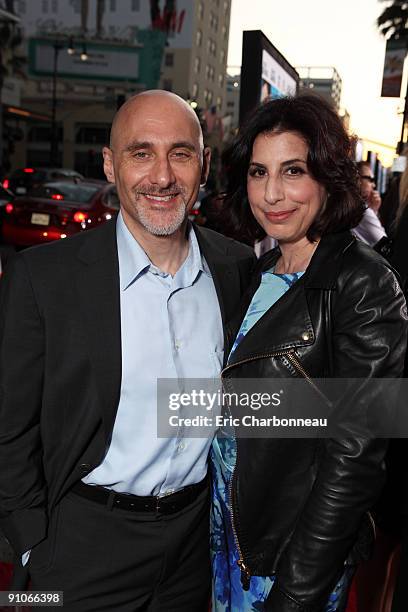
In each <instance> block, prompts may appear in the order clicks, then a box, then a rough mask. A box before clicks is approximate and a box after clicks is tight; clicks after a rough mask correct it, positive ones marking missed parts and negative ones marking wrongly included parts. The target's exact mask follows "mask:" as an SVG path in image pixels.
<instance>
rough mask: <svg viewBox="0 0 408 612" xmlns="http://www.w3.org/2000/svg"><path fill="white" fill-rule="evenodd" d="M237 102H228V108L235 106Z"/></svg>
mask: <svg viewBox="0 0 408 612" xmlns="http://www.w3.org/2000/svg"><path fill="white" fill-rule="evenodd" d="M234 106H235V102H231V101H230V102H227V108H234Z"/></svg>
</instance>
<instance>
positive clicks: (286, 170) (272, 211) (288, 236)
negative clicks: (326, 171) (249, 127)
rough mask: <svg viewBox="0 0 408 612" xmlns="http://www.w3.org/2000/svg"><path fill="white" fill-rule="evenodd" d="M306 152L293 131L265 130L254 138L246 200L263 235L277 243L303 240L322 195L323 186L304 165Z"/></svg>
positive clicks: (306, 147)
mask: <svg viewBox="0 0 408 612" xmlns="http://www.w3.org/2000/svg"><path fill="white" fill-rule="evenodd" d="M308 152H309V147H308V145H307V143H306V141H305V140H304V138H303V137H302V136H301V135H300V134H298V133H297V132H282V133H274V132H266V133H262V134H259V135H258V136H257V137H256V139H255V141H254V146H253V149H252V156H251V162H250V165H249V169H248V177H247V192H248V199H249V203H250V206H251V210H252V214H253V215H254V217H255V219H256V220H257V221H258V223H259V224H260V225H261V226H262V227H263V229H264V230H265V232H266V233H267V235H268V236H271V237H273V238H276V239H277V240H278V241H279V242H281V243H284V242H288V243H296V242H298V241H300V240H303V239H304V237H305V236H306V233H307V230H308V229H309V227H310V225H311V224H312V222H313V220H314V218H315V217H316V215H317V213H318V212H319V210H320V209H321V207H322V205H323V202H324V201H325V199H326V189H325V188H324V187H323V185H321V184H320V183H318V182H317V181H316V180H315V179H314V178H313V177H312V175H311V174H310V172H309V170H308V168H307V156H308Z"/></svg>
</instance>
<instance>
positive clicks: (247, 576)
mask: <svg viewBox="0 0 408 612" xmlns="http://www.w3.org/2000/svg"><path fill="white" fill-rule="evenodd" d="M292 352H294V351H293V349H291V350H290V351H279V352H276V353H267V354H265V355H257V356H255V357H249V358H248V359H243V360H242V361H237V362H236V363H233V364H231V365H229V366H226V367H225V368H224V369H223V370H222V372H221V379H223V378H224V373H225V372H226V371H227V370H230V369H232V368H234V367H235V366H238V365H242V364H243V363H248V362H250V361H255V360H257V359H263V358H266V357H283V356H286V357H288V356H289V354H291V353H292ZM228 410H229V413H230V415H231V410H230V406H229V404H228ZM232 430H233V437H234V442H235V448H236V459H235V465H234V468H233V470H232V474H231V478H230V481H229V484H228V497H229V502H230V515H231V527H232V533H233V536H234V540H235V545H236V547H237V550H238V557H239V558H238V561H237V565H238V567H239V569H240V570H241V584H242V588H243V589H244V591H248V590H249V585H250V581H251V570H250V569H249V567H248V565H247V564H246V563H245V560H244V555H243V554H242V549H241V545H240V542H239V539H238V533H237V528H236V523H235V517H234V508H233V503H232V487H233V483H234V476H235V467H236V465H237V463H238V446H237V443H236V437H235V428H234V427H232Z"/></svg>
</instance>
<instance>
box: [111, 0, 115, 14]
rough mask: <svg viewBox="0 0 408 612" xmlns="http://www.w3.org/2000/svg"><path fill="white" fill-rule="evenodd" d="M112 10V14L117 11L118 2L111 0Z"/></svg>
mask: <svg viewBox="0 0 408 612" xmlns="http://www.w3.org/2000/svg"><path fill="white" fill-rule="evenodd" d="M110 10H111V13H113V12H114V11H116V0H110Z"/></svg>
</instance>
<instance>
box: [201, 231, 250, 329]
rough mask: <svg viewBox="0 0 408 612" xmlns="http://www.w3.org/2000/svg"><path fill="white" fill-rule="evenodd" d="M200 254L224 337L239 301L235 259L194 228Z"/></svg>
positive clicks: (215, 242)
mask: <svg viewBox="0 0 408 612" xmlns="http://www.w3.org/2000/svg"><path fill="white" fill-rule="evenodd" d="M194 230H195V233H196V236H197V240H198V244H199V245H200V250H201V253H202V254H203V255H204V257H205V260H206V262H207V264H208V267H209V268H210V271H211V275H212V278H213V282H214V286H215V290H216V292H217V297H218V302H219V304H220V310H221V316H222V323H223V328H224V337H225V333H226V324H227V322H228V321H229V320H230V318H231V317H232V316H233V314H234V313H235V311H236V309H237V306H238V304H239V300H240V288H241V284H240V276H239V269H238V265H237V263H236V259H235V258H234V257H231V256H229V255H227V250H226V248H225V246H223V245H221V244H220V242H219V241H215V240H212V239H211V238H212V237H211V234H209V233H208V232H207V233H204V232H203V231H202V230H200V228H198V227H196V226H195V227H194Z"/></svg>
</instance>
